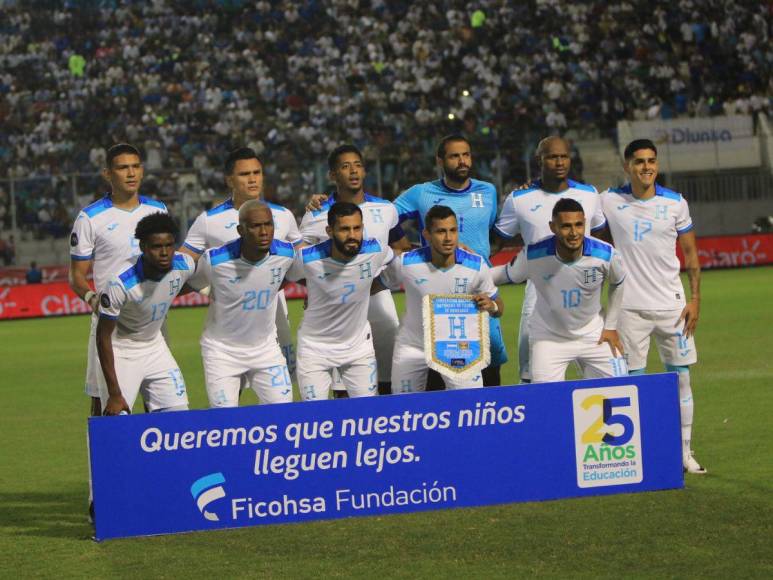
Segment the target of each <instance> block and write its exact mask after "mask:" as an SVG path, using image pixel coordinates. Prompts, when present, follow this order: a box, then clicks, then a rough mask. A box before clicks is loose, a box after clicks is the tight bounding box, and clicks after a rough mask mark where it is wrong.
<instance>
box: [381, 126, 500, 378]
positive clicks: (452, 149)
mask: <svg viewBox="0 0 773 580" xmlns="http://www.w3.org/2000/svg"><path fill="white" fill-rule="evenodd" d="M436 163H437V165H438V167H440V169H441V170H442V172H443V177H442V178H441V179H437V180H435V181H428V182H426V183H419V184H417V185H414V186H412V187H410V188H408V189H407V190H406V191H404V192H403V193H402V194H401V195H400V196H399V197H398V198H397V199H396V200H395V205H396V206H397V211H398V213H399V215H400V221H401V222H402V221H406V220H415V221H417V222H418V226H419V230H423V229H424V227H425V225H424V223H422V220H423V217H424V216H425V215H427V212H428V211H429V210H430V208H432V207H433V206H436V205H445V206H447V207H449V208H451V209H452V210H453V211H454V213H455V214H456V215H457V216H458V218H459V224H458V226H459V241H460V242H461V243H462V244H464V245H465V246H467V247H468V248H470V249H471V250H472V251H473V252H475V253H476V254H478V255H479V256H482V257H483V258H484V260H486V262H487V263H488V258H489V255H490V254H491V247H490V245H489V231H490V229H491V227H492V226H493V225H494V222H495V220H496V218H497V190H496V187H494V185H493V184H491V183H488V182H486V181H479V180H477V179H472V178H471V177H470V174H471V173H472V152H471V150H470V143H469V142H468V141H467V139H465V138H464V137H463V136H461V135H448V136H447V137H443V139H441V141H440V144H439V145H438V148H437V153H436ZM427 243H428V242H427V241H426V240H424V239H422V244H423V245H426V244H427ZM489 331H490V335H491V337H490V338H491V340H490V347H491V364H490V365H489V366H488V367H487V368H485V369H483V384H484V385H487V386H492V385H499V384H501V380H500V373H499V368H500V366H501V365H503V364H505V363H506V362H507V350H506V349H505V343H504V340H503V338H502V329H501V327H500V325H499V320H498V319H496V318H495V319H492V320H491V324H490V326H489Z"/></svg>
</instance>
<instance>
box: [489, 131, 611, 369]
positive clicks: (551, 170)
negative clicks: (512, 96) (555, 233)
mask: <svg viewBox="0 0 773 580" xmlns="http://www.w3.org/2000/svg"><path fill="white" fill-rule="evenodd" d="M537 158H538V159H539V163H540V179H539V181H537V182H535V183H534V184H532V185H530V186H529V187H527V188H525V189H516V190H515V191H513V192H512V193H511V194H510V195H508V196H507V197H506V198H505V201H504V203H503V205H502V213H501V214H500V215H499V219H498V220H497V223H496V225H495V226H494V231H495V232H496V233H497V234H498V235H499V236H500V237H502V238H505V239H513V238H515V237H516V236H521V238H522V239H523V243H524V245H531V244H534V243H536V242H537V241H539V240H541V239H543V238H545V237H546V236H549V235H550V227H549V225H548V224H549V222H550V216H551V212H552V211H553V206H554V205H555V204H556V202H557V201H558V200H559V199H565V198H569V199H574V200H576V201H578V202H579V203H580V205H581V206H582V207H583V210H584V212H585V215H586V216H591V221H590V225H591V231H592V232H594V233H598V232H603V231H604V230H605V226H606V219H605V218H604V214H603V212H602V211H601V200H600V198H599V195H598V192H597V191H596V188H595V187H593V186H592V185H585V184H584V183H578V182H576V181H572V180H571V179H569V170H570V168H571V155H570V148H569V144H568V143H567V142H566V141H565V140H564V139H562V138H561V137H547V138H545V139H543V140H542V141H540V143H539V145H538V146H537ZM536 300H537V293H536V291H535V289H534V283H533V282H532V281H531V280H529V281H528V282H527V283H526V294H525V296H524V300H523V306H522V308H521V323H520V326H519V328H518V366H519V369H520V375H521V381H522V382H524V383H528V382H530V373H529V318H530V317H531V315H532V313H533V312H534V304H535V303H536Z"/></svg>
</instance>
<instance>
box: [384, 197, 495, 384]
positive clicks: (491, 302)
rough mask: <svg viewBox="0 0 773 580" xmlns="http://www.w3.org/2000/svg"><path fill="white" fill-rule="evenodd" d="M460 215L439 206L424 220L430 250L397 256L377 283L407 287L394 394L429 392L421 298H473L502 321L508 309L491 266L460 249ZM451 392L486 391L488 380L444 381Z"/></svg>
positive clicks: (396, 353)
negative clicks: (458, 216) (499, 295)
mask: <svg viewBox="0 0 773 580" xmlns="http://www.w3.org/2000/svg"><path fill="white" fill-rule="evenodd" d="M457 224H458V222H457V218H456V214H455V213H454V212H453V210H452V209H451V208H449V207H446V206H443V205H436V206H434V207H432V208H431V209H430V210H429V211H428V212H427V215H426V216H425V218H424V231H423V232H422V235H423V236H424V239H425V240H426V241H427V243H428V244H429V246H426V247H423V248H419V249H418V250H413V251H412V252H408V253H406V254H402V255H400V256H398V257H397V258H396V259H395V260H392V263H391V264H390V265H389V266H387V268H386V269H385V270H384V271H383V272H382V273H381V275H380V276H379V279H378V281H379V282H380V283H381V284H383V285H385V286H387V287H391V288H399V287H400V285H403V284H404V285H405V294H406V307H405V315H404V316H403V319H402V323H401V325H400V332H399V334H398V338H397V343H396V344H395V354H394V362H393V364H392V376H393V378H394V386H393V391H394V392H399V393H412V392H415V391H423V390H425V389H426V384H427V373H428V371H429V368H428V367H427V362H426V359H425V355H424V329H423V325H422V322H423V315H422V299H423V298H424V296H426V295H427V294H473V295H474V296H475V300H476V302H477V303H478V308H479V309H480V310H485V311H486V312H488V313H489V314H490V315H491V316H492V317H495V318H498V317H500V316H502V312H503V309H504V306H503V304H502V300H501V299H500V298H499V297H498V296H497V288H496V286H494V283H493V282H492V281H491V274H490V272H489V268H488V266H487V265H486V261H485V260H484V259H483V258H482V257H481V256H478V255H476V254H473V253H470V252H467V251H465V250H462V249H461V248H459V247H458V246H459V244H458V242H459V230H458V225H457ZM442 378H443V381H444V382H445V384H446V388H449V389H459V388H466V387H482V386H483V379H482V377H481V375H477V376H476V377H474V378H472V379H465V380H455V379H453V378H450V377H446V376H443V377H442Z"/></svg>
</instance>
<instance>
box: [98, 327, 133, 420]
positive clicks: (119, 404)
mask: <svg viewBox="0 0 773 580" xmlns="http://www.w3.org/2000/svg"><path fill="white" fill-rule="evenodd" d="M115 327H116V321H115V320H112V319H110V318H104V317H100V318H99V322H98V323H97V353H99V364H100V366H101V367H102V373H103V374H104V376H105V382H106V383H107V393H108V399H107V405H106V406H105V410H104V412H103V414H104V415H119V414H120V413H121V411H126V412H127V413H129V412H131V409H129V405H127V404H126V400H125V399H124V398H123V394H121V388H120V386H119V385H118V376H117V375H116V373H115V358H114V356H113V339H112V335H113V331H114V330H115Z"/></svg>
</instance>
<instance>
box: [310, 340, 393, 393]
mask: <svg viewBox="0 0 773 580" xmlns="http://www.w3.org/2000/svg"><path fill="white" fill-rule="evenodd" d="M370 334H371V333H370V328H368V331H367V333H365V334H363V337H362V340H358V341H355V342H353V343H350V344H344V345H335V346H333V345H331V344H327V343H326V344H320V343H315V342H313V341H310V340H304V338H303V335H302V334H299V336H298V387H299V389H300V391H301V397H302V398H303V400H304V401H311V400H319V399H323V400H324V399H327V398H328V397H329V396H330V389H331V387H332V386H333V372H334V371H336V370H337V371H338V373H339V374H340V376H341V379H342V381H343V384H344V386H345V387H346V391H347V392H348V393H349V396H350V397H370V396H374V395H378V368H377V364H376V356H375V353H374V351H373V339H372V338H371V336H370ZM366 337H367V338H366Z"/></svg>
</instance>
